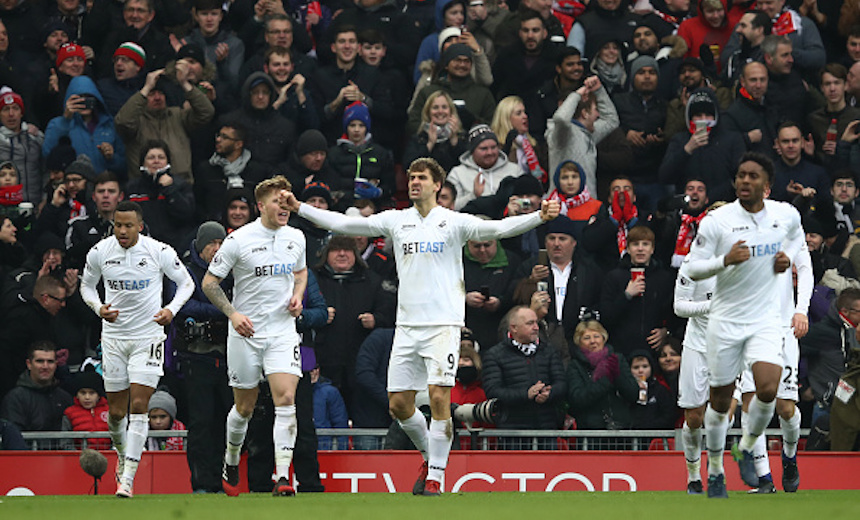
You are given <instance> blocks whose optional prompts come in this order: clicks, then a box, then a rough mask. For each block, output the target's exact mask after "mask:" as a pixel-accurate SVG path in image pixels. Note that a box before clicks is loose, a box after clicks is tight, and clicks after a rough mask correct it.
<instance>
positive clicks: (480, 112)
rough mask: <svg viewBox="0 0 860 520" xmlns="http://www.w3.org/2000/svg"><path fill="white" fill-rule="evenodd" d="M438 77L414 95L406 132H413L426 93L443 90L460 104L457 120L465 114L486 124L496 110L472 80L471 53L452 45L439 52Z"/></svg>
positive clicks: (485, 90) (487, 92)
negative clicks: (440, 54) (460, 109)
mask: <svg viewBox="0 0 860 520" xmlns="http://www.w3.org/2000/svg"><path fill="white" fill-rule="evenodd" d="M439 64H440V70H439V75H438V76H437V77H436V78H435V79H434V80H433V81H432V82H431V83H430V85H427V86H426V87H424V88H423V89H421V91H420V92H419V93H418V96H417V97H416V98H415V100H414V101H413V104H412V108H411V109H410V111H409V120H408V122H407V124H406V131H407V132H408V133H417V132H418V130H419V124H420V121H421V115H422V113H421V111H422V109H423V107H424V104H425V103H426V101H427V98H429V97H430V94H432V93H433V92H436V91H437V90H443V91H445V92H446V93H448V95H450V96H451V98H452V99H456V100H458V101H462V108H463V110H462V111H461V112H460V114H459V115H460V119H461V120H462V119H464V118H465V116H464V114H468V116H469V120H472V121H474V120H481V121H490V120H492V118H493V113H494V112H495V110H496V102H495V100H494V99H493V95H492V93H491V92H490V90H489V89H488V88H487V87H484V86H482V85H479V84H478V83H476V82H475V80H474V79H472V64H473V51H472V49H471V48H469V46H468V45H465V44H462V43H455V44H454V45H451V46H450V47H448V48H447V49H445V51H444V52H443V53H442V59H441V61H440V62H439ZM458 105H459V103H458Z"/></svg>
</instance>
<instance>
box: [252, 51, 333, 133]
mask: <svg viewBox="0 0 860 520" xmlns="http://www.w3.org/2000/svg"><path fill="white" fill-rule="evenodd" d="M265 60H266V61H265V63H264V64H263V72H265V73H266V74H268V75H269V76H270V77H271V78H272V81H274V82H275V89H276V90H277V92H278V95H277V99H275V102H274V103H272V107H274V108H275V110H277V111H278V113H279V114H281V115H282V116H284V117H285V118H287V119H288V120H290V121H293V122H294V123H295V124H296V125H297V127H298V130H301V131H302V132H304V131H306V130H311V129H314V130H319V127H320V118H319V114H318V112H317V108H316V105H315V104H314V100H313V97H312V96H311V95H310V92H309V90H306V85H307V78H306V77H305V76H304V75H303V74H300V73H299V72H298V71H297V70H296V64H295V62H294V61H293V56H292V54H290V51H289V49H287V48H286V47H272V48H270V49H269V50H267V51H266V54H265Z"/></svg>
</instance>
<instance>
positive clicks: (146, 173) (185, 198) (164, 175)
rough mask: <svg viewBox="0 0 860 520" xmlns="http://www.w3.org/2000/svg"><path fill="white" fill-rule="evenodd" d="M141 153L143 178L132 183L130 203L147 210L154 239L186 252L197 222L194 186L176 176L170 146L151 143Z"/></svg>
mask: <svg viewBox="0 0 860 520" xmlns="http://www.w3.org/2000/svg"><path fill="white" fill-rule="evenodd" d="M140 151H141V153H140V159H139V161H140V162H139V163H138V164H140V172H139V175H140V176H139V177H137V178H136V179H133V180H131V181H129V183H128V187H127V188H126V194H127V197H126V199H127V200H130V201H133V202H137V203H138V204H140V207H141V208H143V220H144V222H145V223H146V225H147V226H149V231H150V235H151V236H152V238H154V239H156V240H160V241H162V242H166V243H167V244H170V245H171V246H173V248H174V249H176V250H177V251H185V248H186V247H188V237H189V236H190V235H191V229H192V228H191V227H189V223H191V222H193V221H194V194H193V193H192V188H191V185H190V184H188V182H186V181H185V179H184V178H182V177H179V176H174V174H173V170H172V167H171V160H170V148H169V147H168V146H167V143H165V142H164V141H160V140H152V141H148V142H146V143H145V144H144V145H143V147H142V148H141V149H140ZM180 254H181V253H180Z"/></svg>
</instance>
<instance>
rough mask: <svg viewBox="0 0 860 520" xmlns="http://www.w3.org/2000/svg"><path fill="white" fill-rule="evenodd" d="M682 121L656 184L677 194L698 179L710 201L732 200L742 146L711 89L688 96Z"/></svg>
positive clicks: (744, 147) (695, 91)
mask: <svg viewBox="0 0 860 520" xmlns="http://www.w3.org/2000/svg"><path fill="white" fill-rule="evenodd" d="M685 120H686V123H687V124H686V128H687V131H686V132H679V133H677V134H675V136H674V137H672V139H671V141H669V147H668V149H667V150H666V154H665V155H664V156H663V162H662V164H661V165H660V182H661V183H665V184H673V185H674V188H675V190H674V191H676V192H680V191H681V190H682V189H683V187H684V186H685V185H686V183H687V181H689V180H690V179H702V181H703V182H704V183H705V185H707V186H708V191H709V192H710V194H711V197H713V199H714V200H731V199H733V194H734V187H733V183H732V181H733V179H734V172H735V170H736V169H737V165H738V161H739V160H740V158H741V156H742V155H743V154H744V152H746V146H745V144H744V140H743V137H741V135H740V133H738V132H734V131H731V130H726V129H725V128H724V126H725V125H722V124H720V120H721V117H720V107H719V101H718V100H717V96H716V95H715V94H714V91H713V90H712V89H710V88H708V87H704V88H701V89H697V90H694V91H692V92H691V93H690V97H689V99H688V100H687V110H686V115H685ZM613 337H614V335H613Z"/></svg>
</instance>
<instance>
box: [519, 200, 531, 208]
mask: <svg viewBox="0 0 860 520" xmlns="http://www.w3.org/2000/svg"><path fill="white" fill-rule="evenodd" d="M517 204H519V205H520V208H522V209H531V207H532V201H531V199H517Z"/></svg>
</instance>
